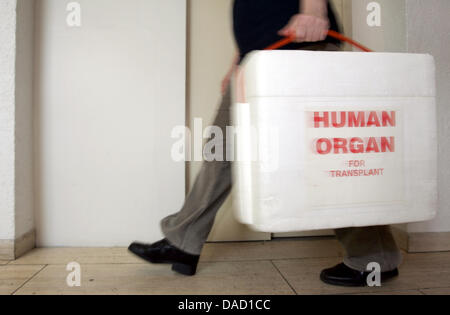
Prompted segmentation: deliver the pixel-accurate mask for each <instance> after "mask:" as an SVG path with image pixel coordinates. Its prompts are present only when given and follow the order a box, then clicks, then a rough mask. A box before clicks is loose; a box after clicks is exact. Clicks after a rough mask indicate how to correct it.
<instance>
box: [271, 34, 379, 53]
mask: <svg viewBox="0 0 450 315" xmlns="http://www.w3.org/2000/svg"><path fill="white" fill-rule="evenodd" d="M328 36H330V37H333V38H336V39H338V40H340V41H342V42H347V43H349V44H351V45H353V46H355V47H357V48H359V49H361V50H362V51H365V52H373V51H372V50H371V49H369V48H367V47H365V46H363V45H361V44H360V43H358V42H356V41H354V40H353V39H351V38H348V37H346V36H344V35H342V34H340V33H338V32H336V31H332V30H329V31H328ZM294 40H295V36H290V37H286V38H283V39H282V40H280V41H278V42H276V43H274V44H273V45H270V46H269V47H267V48H266V49H265V50H275V49H278V48H281V47H283V46H286V45H288V44H290V43H292V42H294Z"/></svg>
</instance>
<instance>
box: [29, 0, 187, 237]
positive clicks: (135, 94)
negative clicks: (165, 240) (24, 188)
mask: <svg viewBox="0 0 450 315" xmlns="http://www.w3.org/2000/svg"><path fill="white" fill-rule="evenodd" d="M68 2H70V1H63V0H39V1H38V6H37V11H36V14H37V23H36V27H37V33H36V34H37V37H36V77H35V83H36V85H35V91H36V93H35V108H36V111H35V117H36V121H35V123H36V148H37V150H36V171H37V173H36V208H37V209H36V210H37V212H36V215H37V239H38V245H40V246H125V245H128V244H129V242H131V241H133V240H135V239H139V240H143V241H148V242H153V241H156V240H157V239H158V238H160V237H161V233H160V228H159V221H160V219H162V218H163V217H164V216H166V215H168V214H170V213H173V212H176V211H178V210H179V208H180V207H181V205H182V202H183V199H184V192H185V168H184V164H183V163H175V162H172V159H171V155H170V153H171V146H172V143H174V142H175V140H173V139H171V137H170V136H171V130H172V128H173V127H174V126H175V125H184V124H185V78H186V72H185V68H186V64H185V62H186V49H185V47H186V46H185V44H186V5H185V1H180V0H166V1H160V0H79V1H78V2H79V3H80V4H81V8H82V26H81V27H79V28H70V27H68V26H67V24H66V9H65V6H66V4H67V3H68Z"/></svg>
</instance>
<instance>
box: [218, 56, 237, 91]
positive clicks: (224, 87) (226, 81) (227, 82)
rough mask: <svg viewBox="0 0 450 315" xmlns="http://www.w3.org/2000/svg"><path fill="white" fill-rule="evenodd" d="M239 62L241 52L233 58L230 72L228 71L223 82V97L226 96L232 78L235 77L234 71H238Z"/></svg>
mask: <svg viewBox="0 0 450 315" xmlns="http://www.w3.org/2000/svg"><path fill="white" fill-rule="evenodd" d="M238 62H239V52H236V55H235V57H234V58H233V62H232V64H231V66H230V70H228V73H227V74H226V75H225V78H224V79H223V80H222V95H225V93H226V92H227V88H228V85H229V84H230V81H231V76H232V75H233V72H234V70H236V67H237V64H238Z"/></svg>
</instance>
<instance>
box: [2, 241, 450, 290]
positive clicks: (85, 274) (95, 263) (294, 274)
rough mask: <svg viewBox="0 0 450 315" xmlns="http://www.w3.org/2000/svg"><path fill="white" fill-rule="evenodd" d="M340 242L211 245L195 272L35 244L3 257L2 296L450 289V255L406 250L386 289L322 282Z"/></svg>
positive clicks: (118, 253) (122, 254)
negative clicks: (71, 267) (74, 275)
mask: <svg viewBox="0 0 450 315" xmlns="http://www.w3.org/2000/svg"><path fill="white" fill-rule="evenodd" d="M341 257H342V248H341V247H340V245H339V244H338V243H337V242H336V241H335V240H334V239H309V240H284V241H272V242H251V243H216V244H207V245H206V247H205V249H204V251H203V255H202V258H201V263H200V264H199V268H198V273H197V275H196V276H195V277H184V276H181V275H178V274H175V273H173V272H172V271H171V270H170V266H168V265H151V264H147V263H145V262H143V261H141V260H139V259H137V258H135V257H133V256H132V255H130V254H129V253H128V252H127V250H126V249H123V248H101V249H86V248H84V249H83V248H78V249H75V248H58V249H45V248H43V249H35V250H33V251H32V252H30V253H29V254H27V255H25V256H24V257H22V258H20V259H18V260H17V261H11V262H8V261H0V294H3V295H5V294H238V295H240V294H250V295H260V294H261V295H266V294H267V295H276V294H390V295H391V294H392V295H398V294H408V295H423V294H450V253H431V254H404V262H403V264H402V266H401V268H400V273H401V275H400V277H399V278H398V279H396V280H394V281H391V282H388V283H385V284H383V286H382V287H381V288H341V287H333V286H328V285H325V284H323V283H322V282H320V280H319V278H318V276H319V273H320V271H321V270H322V269H323V268H326V267H331V266H333V265H335V264H337V263H340V262H341V260H342V259H341ZM70 262H77V263H79V264H80V266H81V279H82V282H81V286H80V287H76V288H70V287H68V286H67V284H66V277H67V275H68V274H69V271H66V266H67V264H68V263H70Z"/></svg>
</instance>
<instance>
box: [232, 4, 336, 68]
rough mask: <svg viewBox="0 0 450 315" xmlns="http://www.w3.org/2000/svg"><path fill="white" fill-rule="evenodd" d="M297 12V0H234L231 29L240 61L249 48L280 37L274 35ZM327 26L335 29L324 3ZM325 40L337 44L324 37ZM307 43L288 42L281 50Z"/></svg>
mask: <svg viewBox="0 0 450 315" xmlns="http://www.w3.org/2000/svg"><path fill="white" fill-rule="evenodd" d="M298 13H300V0H234V7H233V28H234V36H235V39H236V43H237V45H238V47H239V51H240V54H241V60H242V58H244V57H245V55H247V54H248V53H249V52H251V51H253V50H262V49H264V48H266V47H268V46H269V45H271V44H273V43H275V42H277V41H278V40H280V39H282V37H281V36H279V35H278V31H280V30H281V29H282V28H283V27H285V26H286V25H287V24H288V23H289V21H290V19H291V18H292V16H294V15H295V14H298ZM328 19H329V20H330V29H331V30H335V31H338V32H339V27H338V24H337V21H336V16H335V14H334V12H333V9H332V8H331V5H330V4H329V3H328ZM325 42H330V43H335V44H338V45H339V44H340V43H339V41H337V40H335V39H334V38H330V37H327V39H326V40H325ZM308 44H310V43H292V44H289V45H287V46H285V47H283V48H282V49H301V48H302V47H304V46H306V45H308Z"/></svg>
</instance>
